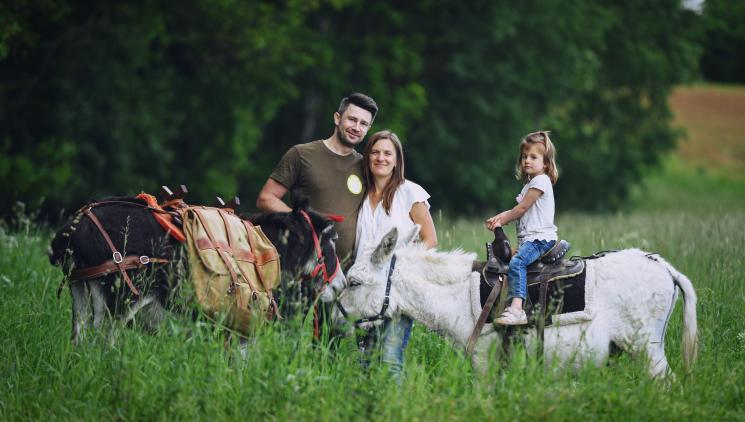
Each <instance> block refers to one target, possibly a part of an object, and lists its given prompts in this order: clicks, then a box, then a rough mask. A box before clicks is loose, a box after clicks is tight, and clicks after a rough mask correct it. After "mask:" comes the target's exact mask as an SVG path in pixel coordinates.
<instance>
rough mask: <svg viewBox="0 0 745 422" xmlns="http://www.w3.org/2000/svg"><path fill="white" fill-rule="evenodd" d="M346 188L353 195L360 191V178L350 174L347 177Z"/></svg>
mask: <svg viewBox="0 0 745 422" xmlns="http://www.w3.org/2000/svg"><path fill="white" fill-rule="evenodd" d="M347 189H349V191H350V192H352V193H353V194H355V195H358V194H359V193H360V192H362V180H360V178H359V177H358V176H357V175H356V174H350V175H349V177H347Z"/></svg>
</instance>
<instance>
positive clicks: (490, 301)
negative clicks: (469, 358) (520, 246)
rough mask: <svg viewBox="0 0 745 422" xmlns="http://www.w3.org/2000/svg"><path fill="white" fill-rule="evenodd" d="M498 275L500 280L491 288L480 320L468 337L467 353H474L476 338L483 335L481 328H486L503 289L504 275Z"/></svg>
mask: <svg viewBox="0 0 745 422" xmlns="http://www.w3.org/2000/svg"><path fill="white" fill-rule="evenodd" d="M498 277H499V280H498V281H497V282H496V283H494V287H492V288H491V292H489V297H488V298H487V299H486V303H484V307H483V308H482V309H481V315H479V319H478V321H476V326H475V327H473V332H472V333H471V336H470V337H469V338H468V344H467V345H466V354H468V355H470V354H471V353H473V348H474V347H476V339H478V338H479V335H481V330H482V329H483V328H484V324H485V323H486V318H488V317H489V314H490V313H491V309H492V307H493V306H494V302H495V301H496V300H497V296H499V292H500V290H502V275H501V274H500V275H499V276H498Z"/></svg>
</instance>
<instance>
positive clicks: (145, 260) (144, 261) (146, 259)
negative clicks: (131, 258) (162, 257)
mask: <svg viewBox="0 0 745 422" xmlns="http://www.w3.org/2000/svg"><path fill="white" fill-rule="evenodd" d="M149 263H150V257H147V256H145V255H142V256H141V257H140V264H142V265H147V264H149Z"/></svg>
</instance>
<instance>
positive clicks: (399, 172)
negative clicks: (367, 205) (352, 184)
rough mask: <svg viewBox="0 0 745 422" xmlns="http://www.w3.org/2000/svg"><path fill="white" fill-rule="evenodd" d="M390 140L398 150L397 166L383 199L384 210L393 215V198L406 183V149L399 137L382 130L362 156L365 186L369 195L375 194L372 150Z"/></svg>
mask: <svg viewBox="0 0 745 422" xmlns="http://www.w3.org/2000/svg"><path fill="white" fill-rule="evenodd" d="M383 139H388V140H389V141H391V143H393V147H394V149H395V150H396V165H395V166H394V167H393V174H392V175H391V178H390V179H389V180H388V183H387V184H386V185H385V187H384V188H383V192H381V194H382V197H383V209H384V210H385V213H386V214H388V215H390V214H391V206H392V205H393V196H394V195H395V194H396V189H398V187H399V186H401V185H403V183H404V180H405V179H404V148H403V146H401V141H400V140H399V139H398V135H396V134H395V133H393V132H391V131H390V130H381V131H380V132H376V133H374V134H373V135H372V136H371V137H370V139H368V141H367V145H366V146H365V152H364V153H363V154H362V163H363V164H364V167H362V174H363V175H364V176H365V184H366V185H367V194H368V195H369V194H371V193H373V192H375V178H374V176H373V174H372V171H371V170H370V155H371V153H372V149H373V147H374V146H375V144H377V143H378V142H379V141H382V140H383Z"/></svg>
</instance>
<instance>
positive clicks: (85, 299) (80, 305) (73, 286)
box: [70, 281, 90, 345]
mask: <svg viewBox="0 0 745 422" xmlns="http://www.w3.org/2000/svg"><path fill="white" fill-rule="evenodd" d="M70 295H71V296H72V334H71V336H70V340H71V341H72V342H73V344H76V345H77V344H80V340H81V339H82V336H83V331H84V330H85V326H86V324H87V323H88V321H87V320H88V318H89V312H88V311H89V310H90V308H89V305H90V304H89V299H90V294H89V291H88V288H87V287H86V282H85V281H73V282H70Z"/></svg>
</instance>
